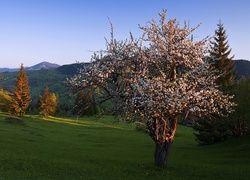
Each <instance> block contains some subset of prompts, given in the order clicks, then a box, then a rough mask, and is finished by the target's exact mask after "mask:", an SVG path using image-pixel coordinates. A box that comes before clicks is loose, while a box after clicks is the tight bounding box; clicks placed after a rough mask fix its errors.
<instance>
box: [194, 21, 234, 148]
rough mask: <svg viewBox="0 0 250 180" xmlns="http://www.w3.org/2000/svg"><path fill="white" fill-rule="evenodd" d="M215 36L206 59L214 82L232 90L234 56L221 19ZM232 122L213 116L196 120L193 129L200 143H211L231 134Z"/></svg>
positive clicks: (223, 88) (224, 90)
mask: <svg viewBox="0 0 250 180" xmlns="http://www.w3.org/2000/svg"><path fill="white" fill-rule="evenodd" d="M217 26H218V28H217V30H215V36H214V38H213V41H211V42H210V43H211V44H210V51H209V57H208V60H209V62H210V63H211V70H215V71H216V75H218V76H219V77H218V79H217V80H216V83H217V84H218V85H219V88H220V90H222V91H223V92H224V93H230V92H232V87H233V86H232V85H233V84H234V81H235V64H234V61H233V58H234V56H230V53H231V49H230V47H229V45H228V41H227V35H226V30H225V29H224V26H223V24H222V22H221V21H219V23H218V24H217ZM233 124H234V122H233V121H230V120H229V119H228V118H226V117H217V116H216V117H213V118H211V117H210V118H205V119H201V120H198V121H197V122H196V124H195V126H194V129H195V130H196V131H197V132H198V133H196V134H195V136H196V139H197V141H198V142H199V143H200V144H213V143H216V142H220V141H223V140H225V139H227V138H229V137H230V136H231V135H232V130H231V128H230V127H231V126H232V125H233Z"/></svg>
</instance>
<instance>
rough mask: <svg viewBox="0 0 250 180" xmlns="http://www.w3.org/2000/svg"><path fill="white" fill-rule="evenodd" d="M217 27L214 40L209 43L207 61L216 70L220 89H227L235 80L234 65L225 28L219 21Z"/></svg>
mask: <svg viewBox="0 0 250 180" xmlns="http://www.w3.org/2000/svg"><path fill="white" fill-rule="evenodd" d="M217 26H218V29H217V30H215V36H214V41H211V44H210V51H209V53H210V56H209V61H210V62H211V64H212V68H213V69H215V70H217V71H218V73H217V75H220V76H219V78H218V79H217V84H218V85H220V87H221V90H223V91H227V90H228V88H229V87H230V86H231V85H233V83H234V81H235V65H234V61H233V58H234V56H231V57H230V53H231V49H230V47H229V45H228V41H227V35H226V30H225V29H224V26H223V24H222V22H221V21H219V23H218V24H217Z"/></svg>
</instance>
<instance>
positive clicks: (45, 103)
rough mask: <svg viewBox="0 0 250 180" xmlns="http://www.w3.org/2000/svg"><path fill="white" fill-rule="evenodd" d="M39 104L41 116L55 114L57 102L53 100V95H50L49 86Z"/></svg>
mask: <svg viewBox="0 0 250 180" xmlns="http://www.w3.org/2000/svg"><path fill="white" fill-rule="evenodd" d="M39 102H40V103H39V104H40V106H39V108H38V109H39V114H42V115H43V116H45V117H47V116H49V115H53V114H54V113H55V111H56V104H55V100H54V99H53V95H52V94H51V93H50V91H49V87H48V86H46V88H45V90H44V92H43V95H42V96H40V99H39Z"/></svg>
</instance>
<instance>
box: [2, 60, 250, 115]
mask: <svg viewBox="0 0 250 180" xmlns="http://www.w3.org/2000/svg"><path fill="white" fill-rule="evenodd" d="M86 64H88V63H86ZM86 64H85V65H86ZM235 65H236V70H237V78H238V79H240V78H242V77H244V78H246V79H250V61H247V60H236V61H235ZM82 67H83V64H81V63H75V64H69V65H63V66H59V67H57V68H54V69H41V70H26V74H27V77H28V80H29V86H30V92H31V96H32V103H31V108H34V107H35V106H36V104H37V102H38V98H39V95H41V94H42V92H43V91H44V89H45V87H46V86H48V87H49V89H50V91H51V92H53V93H57V94H58V95H59V99H60V106H61V109H62V110H63V111H64V112H65V113H67V112H69V111H70V110H71V108H72V106H73V104H74V98H72V97H70V96H69V87H67V86H66V85H65V84H64V81H65V80H66V78H70V77H72V76H73V75H75V74H76V73H77V72H78V70H79V69H81V68H82ZM17 73H18V72H2V73H1V78H0V87H2V88H3V89H4V90H8V91H10V92H11V91H13V89H14V87H15V81H16V77H17Z"/></svg>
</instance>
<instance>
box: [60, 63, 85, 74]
mask: <svg viewBox="0 0 250 180" xmlns="http://www.w3.org/2000/svg"><path fill="white" fill-rule="evenodd" d="M84 65H86V63H85V64H84ZM82 67H83V64H82V63H76V64H68V65H63V66H60V67H58V68H57V70H58V71H59V72H60V73H61V74H66V75H70V76H72V75H75V74H76V73H78V72H79V71H80V70H81V68H82Z"/></svg>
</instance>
